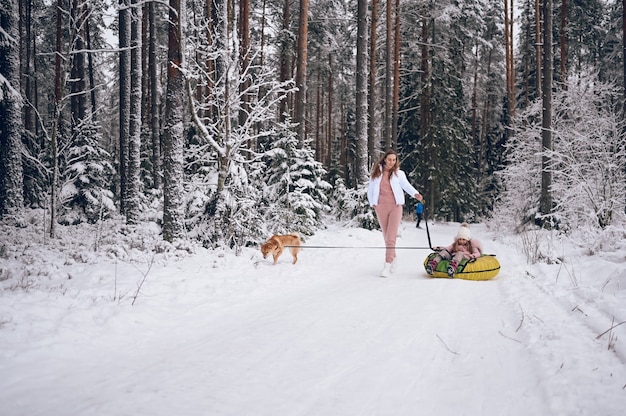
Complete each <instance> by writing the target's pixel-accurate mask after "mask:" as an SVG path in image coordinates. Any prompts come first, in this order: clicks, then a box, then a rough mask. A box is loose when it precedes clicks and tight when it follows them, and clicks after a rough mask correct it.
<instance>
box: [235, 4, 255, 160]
mask: <svg viewBox="0 0 626 416" xmlns="http://www.w3.org/2000/svg"><path fill="white" fill-rule="evenodd" d="M239 60H240V61H239V65H240V72H241V73H243V72H245V71H247V68H248V67H249V66H250V0H240V2H239ZM249 87H250V79H249V78H247V77H246V78H245V79H244V80H243V82H242V83H241V84H239V92H240V93H242V96H241V100H242V103H241V109H240V110H239V124H240V125H243V124H245V122H246V119H247V118H248V116H247V114H248V112H249V110H250V104H249V102H250V98H249V97H248V95H247V94H245V93H244V92H245V91H246V90H247V89H248V88H249ZM253 145H254V143H249V147H250V148H252V147H253Z"/></svg>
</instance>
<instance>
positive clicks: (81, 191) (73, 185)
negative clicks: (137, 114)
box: [59, 121, 115, 224]
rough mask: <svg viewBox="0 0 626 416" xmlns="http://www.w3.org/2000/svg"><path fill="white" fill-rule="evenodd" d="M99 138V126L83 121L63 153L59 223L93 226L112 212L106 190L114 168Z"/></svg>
mask: <svg viewBox="0 0 626 416" xmlns="http://www.w3.org/2000/svg"><path fill="white" fill-rule="evenodd" d="M101 138H102V137H101V133H100V126H99V125H97V124H95V123H93V122H92V121H86V122H84V123H83V124H81V125H78V126H77V127H76V137H75V139H74V141H73V142H72V144H71V146H70V147H69V148H68V150H67V153H66V154H62V157H61V160H62V161H63V164H62V165H61V166H60V173H61V183H62V185H61V190H60V200H61V204H62V208H61V210H60V212H59V222H60V223H64V224H77V223H80V222H83V221H85V220H86V221H88V222H91V223H93V222H96V221H98V220H99V219H103V218H107V217H108V216H109V215H110V214H111V212H114V211H115V203H114V202H113V192H112V191H111V190H110V189H109V184H110V183H111V178H112V177H113V174H114V169H113V164H112V162H111V155H110V154H109V153H108V152H106V151H105V150H104V149H103V148H102V147H101V146H100V142H101Z"/></svg>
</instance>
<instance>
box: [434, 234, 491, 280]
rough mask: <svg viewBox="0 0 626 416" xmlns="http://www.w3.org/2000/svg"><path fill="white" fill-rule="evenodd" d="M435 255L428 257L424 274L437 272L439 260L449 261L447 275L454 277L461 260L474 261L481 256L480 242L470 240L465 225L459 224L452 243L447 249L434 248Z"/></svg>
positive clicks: (470, 236) (470, 237)
mask: <svg viewBox="0 0 626 416" xmlns="http://www.w3.org/2000/svg"><path fill="white" fill-rule="evenodd" d="M434 250H435V253H434V254H435V255H434V256H429V260H428V262H427V263H426V265H425V266H424V267H425V268H426V273H428V274H429V275H431V276H432V275H433V273H434V272H435V270H437V265H438V264H439V262H440V261H441V260H444V259H445V260H450V262H449V264H448V269H447V274H448V276H449V277H454V275H455V273H456V272H457V268H458V267H459V264H460V263H461V262H462V261H463V260H475V259H478V258H479V257H480V256H481V254H482V246H481V244H480V241H478V240H476V239H472V235H471V233H470V230H469V225H467V223H465V222H464V223H463V224H461V228H459V231H458V232H457V233H456V237H455V238H454V242H453V243H452V244H451V245H449V246H448V247H435V248H434Z"/></svg>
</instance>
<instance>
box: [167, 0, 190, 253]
mask: <svg viewBox="0 0 626 416" xmlns="http://www.w3.org/2000/svg"><path fill="white" fill-rule="evenodd" d="M181 11H182V7H181V0H169V21H168V31H167V35H168V36H167V38H168V41H167V92H166V98H165V129H164V135H163V136H164V137H163V239H164V240H166V241H169V242H172V241H173V240H175V239H177V238H181V237H182V236H183V234H184V212H183V202H182V198H183V145H184V136H183V135H184V125H183V113H184V94H185V89H184V80H183V74H182V72H181V70H180V67H181V65H182V63H183V53H182V29H181V19H182V18H181Z"/></svg>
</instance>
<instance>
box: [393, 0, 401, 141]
mask: <svg viewBox="0 0 626 416" xmlns="http://www.w3.org/2000/svg"><path fill="white" fill-rule="evenodd" d="M395 12H396V23H395V31H394V32H395V35H394V49H393V57H394V59H393V105H392V113H391V116H392V117H391V126H392V129H391V147H393V148H396V147H397V145H398V109H399V101H400V0H396V7H395Z"/></svg>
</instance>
